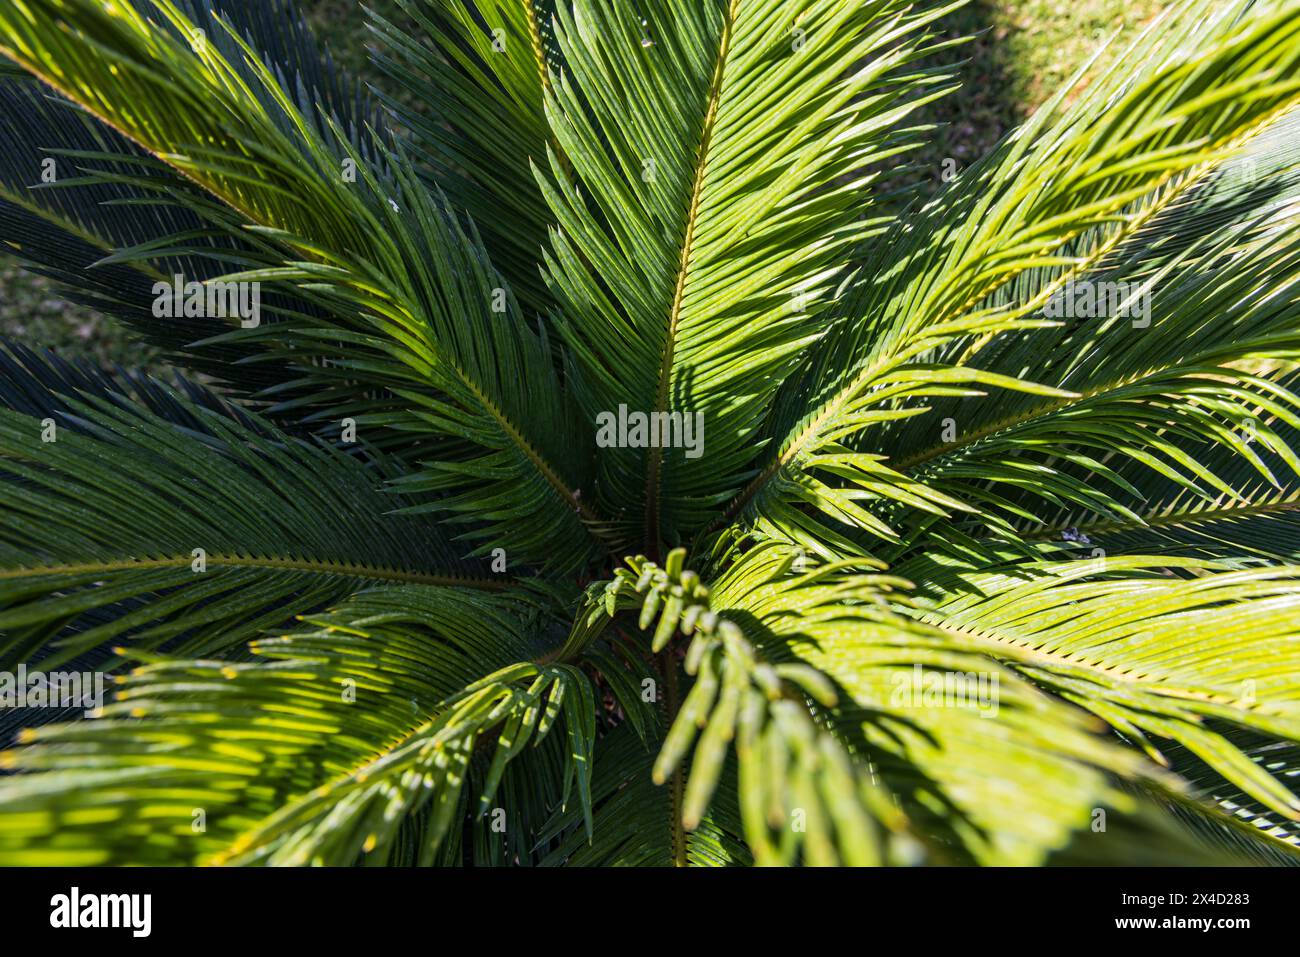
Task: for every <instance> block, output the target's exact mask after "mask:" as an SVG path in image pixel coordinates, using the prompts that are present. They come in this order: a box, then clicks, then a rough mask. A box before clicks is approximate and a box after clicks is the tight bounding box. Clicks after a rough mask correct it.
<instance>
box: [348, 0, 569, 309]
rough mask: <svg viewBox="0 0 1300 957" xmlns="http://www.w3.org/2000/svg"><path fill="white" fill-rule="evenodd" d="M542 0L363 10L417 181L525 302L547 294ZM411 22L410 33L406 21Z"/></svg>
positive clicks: (547, 58) (433, 0) (548, 57)
mask: <svg viewBox="0 0 1300 957" xmlns="http://www.w3.org/2000/svg"><path fill="white" fill-rule="evenodd" d="M553 5H554V4H553V3H544V2H541V0H536V2H535V0H525V2H522V3H520V2H514V0H485V2H481V3H475V4H469V3H466V2H465V0H398V8H399V10H400V12H401V14H402V15H403V16H404V18H405V20H406V21H407V23H393V22H390V21H389V20H387V19H385V18H384V17H382V16H380V15H379V14H377V13H375V12H374V11H370V13H369V16H370V29H371V31H372V32H373V33H374V35H375V36H376V37H377V38H378V39H379V41H380V43H381V46H380V48H379V50H378V51H377V52H376V53H375V55H374V60H375V62H376V64H377V65H378V66H379V67H380V68H381V69H382V70H383V71H384V73H385V74H386V75H387V76H388V78H389V80H390V81H391V83H392V85H394V86H395V87H397V88H399V89H400V90H401V91H403V92H404V93H405V94H406V95H405V96H393V95H389V94H385V93H383V92H381V93H380V94H379V96H380V98H381V99H382V100H383V102H384V103H385V105H387V106H388V108H389V109H391V110H392V111H393V112H394V113H395V114H396V116H397V117H398V118H399V120H400V121H401V123H402V125H403V126H404V127H405V128H407V129H409V130H410V132H411V136H410V143H411V151H412V155H413V156H415V157H416V158H418V159H420V160H421V161H423V163H425V164H426V165H427V167H428V170H427V174H426V179H428V181H429V182H430V183H431V184H435V185H436V186H437V187H439V188H440V189H442V190H444V191H445V192H446V193H447V194H448V195H449V196H451V198H452V201H453V202H454V203H455V205H456V206H457V207H459V208H462V209H465V210H466V211H467V212H468V213H469V214H470V216H472V217H473V218H474V221H475V222H476V223H478V224H479V228H480V229H481V230H482V231H483V241H484V244H485V245H486V246H487V249H488V253H489V254H490V255H491V257H492V261H493V263H495V264H496V266H497V268H498V269H500V270H501V273H502V275H503V276H504V277H505V278H506V280H507V282H508V283H509V285H510V288H511V289H512V290H514V293H515V295H516V296H517V297H518V298H519V301H520V303H522V304H523V305H524V307H525V308H527V309H530V310H537V311H540V312H544V313H549V312H550V311H551V310H552V309H553V308H554V301H553V300H552V298H551V296H550V293H549V292H548V290H547V288H546V285H545V283H544V282H543V281H542V278H541V272H540V269H539V268H538V267H539V265H540V263H541V250H542V246H543V245H544V244H545V242H546V235H547V228H548V227H549V226H550V225H551V215H550V212H549V210H548V209H547V206H546V203H545V201H544V200H543V198H542V193H541V190H540V189H539V188H538V186H537V181H536V179H535V178H534V177H533V172H532V164H534V163H538V164H541V163H544V162H545V161H546V147H547V143H548V141H549V140H550V131H549V128H548V126H547V123H546V115H545V112H544V111H543V108H542V100H543V96H544V93H545V90H546V89H547V87H548V85H549V83H550V70H551V69H553V68H554V67H555V65H556V64H555V62H554V61H555V59H556V57H557V53H556V49H555V46H554V44H553V43H548V42H547V40H548V39H549V34H550V18H549V16H548V15H547V13H546V9H545V8H546V7H550V6H553ZM411 24H414V25H415V26H416V27H417V30H416V31H415V32H414V33H412V32H411V30H410V29H409V27H410V25H411Z"/></svg>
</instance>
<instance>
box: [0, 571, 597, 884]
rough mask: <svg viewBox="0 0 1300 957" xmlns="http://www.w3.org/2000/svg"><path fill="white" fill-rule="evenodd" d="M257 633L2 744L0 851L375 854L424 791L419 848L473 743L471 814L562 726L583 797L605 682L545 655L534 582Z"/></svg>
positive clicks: (443, 828)
mask: <svg viewBox="0 0 1300 957" xmlns="http://www.w3.org/2000/svg"><path fill="white" fill-rule="evenodd" d="M252 650H253V652H254V653H255V655H256V657H257V658H258V659H259V660H258V661H254V662H249V663H241V664H232V663H223V662H218V661H206V660H178V659H173V658H169V657H153V656H150V657H146V658H145V663H144V664H143V665H141V666H140V667H138V668H137V669H136V670H134V671H133V672H131V673H130V674H129V675H127V676H125V677H123V678H121V679H119V686H118V689H117V693H116V696H115V700H114V701H113V703H111V704H109V705H106V706H105V707H104V708H103V709H102V714H101V715H100V716H99V717H96V718H93V719H91V720H88V721H82V722H77V723H75V724H69V725H54V726H48V727H45V728H41V729H39V730H38V731H33V732H28V733H27V734H26V736H25V738H24V743H26V744H28V745H29V746H27V747H22V748H18V749H15V750H11V751H8V752H5V753H4V761H5V763H6V764H7V765H8V766H9V767H16V768H20V769H23V770H25V771H27V772H29V773H27V774H24V775H20V776H17V777H8V778H6V779H4V780H3V782H0V793H3V799H2V800H0V808H3V810H0V860H3V861H4V862H5V863H6V864H19V863H21V864H36V863H59V864H97V863H117V862H120V861H122V860H124V859H131V860H135V861H147V862H150V863H180V862H186V861H189V862H208V863H243V864H248V863H271V864H291V863H301V864H350V863H354V862H357V861H359V860H362V859H364V858H371V859H375V860H379V861H383V860H384V859H386V858H387V856H388V855H389V853H390V851H391V850H392V848H393V846H394V842H396V841H397V840H398V837H399V829H400V827H401V826H402V824H403V823H404V822H406V821H408V820H410V819H411V818H412V816H414V815H418V814H419V813H420V812H421V811H422V810H427V812H428V816H427V819H423V820H420V821H419V822H418V829H419V831H420V834H421V837H422V840H423V846H422V847H421V848H420V849H419V860H420V861H421V862H422V863H428V862H430V861H431V860H433V859H434V855H435V854H436V853H437V851H438V847H439V844H440V842H441V841H442V839H443V837H444V836H445V835H446V834H447V831H448V828H449V827H450V825H451V823H452V821H453V819H454V815H455V814H456V813H457V812H458V810H460V809H461V804H462V800H461V795H462V788H463V785H464V782H465V779H466V777H467V775H468V773H469V766H470V762H471V760H472V759H473V756H474V752H475V748H476V747H477V746H478V745H479V744H480V743H482V744H483V745H484V746H485V747H487V748H488V749H489V750H488V754H490V755H493V756H492V757H491V760H490V763H489V765H488V771H487V773H486V775H483V776H481V777H480V778H479V782H478V786H477V789H476V792H475V793H472V794H469V795H468V797H469V798H470V806H469V811H470V813H471V814H473V815H474V816H478V815H481V814H483V813H484V812H485V811H487V810H490V809H492V808H493V807H494V804H495V802H496V800H497V787H498V784H499V782H500V781H501V778H502V772H503V770H504V768H505V767H506V766H507V763H508V762H510V761H511V760H512V759H514V758H515V757H516V756H517V755H518V754H519V752H520V751H521V750H522V749H523V748H524V747H526V746H533V747H535V746H536V743H537V742H538V741H539V740H541V739H542V738H543V737H544V736H545V735H547V734H549V733H550V732H551V731H553V730H555V729H556V728H560V727H562V728H563V731H562V732H557V733H562V734H565V735H567V736H568V742H569V744H568V748H567V749H566V751H567V754H568V758H567V761H566V764H567V777H568V779H569V781H570V783H572V782H574V781H576V783H577V788H576V798H575V806H580V807H582V808H586V809H588V813H589V808H590V791H589V783H588V782H589V775H590V771H591V747H592V743H593V734H594V730H595V726H594V722H595V700H594V698H593V696H592V691H591V688H590V686H589V683H588V681H587V679H586V678H585V676H583V674H582V673H581V672H579V671H578V670H577V669H575V668H573V667H571V666H569V665H564V664H550V663H547V662H548V661H550V660H551V658H552V656H553V654H554V651H555V646H554V644H552V643H550V642H549V640H548V638H547V628H546V618H545V616H544V614H542V612H541V610H540V609H539V608H538V607H537V605H536V603H535V602H534V601H532V600H531V599H529V598H528V596H527V595H525V594H523V593H509V594H485V593H478V592H474V591H470V590H465V589H456V588H442V587H419V586H402V587H391V588H385V589H377V590H375V591H372V592H370V593H367V594H365V595H362V596H359V597H357V598H355V599H352V600H351V601H349V602H347V603H346V604H345V605H343V606H342V607H340V608H338V609H336V610H334V611H331V612H330V613H328V614H325V615H322V616H320V617H319V618H313V619H312V620H311V621H310V623H309V624H308V625H306V626H304V627H303V628H302V629H300V630H298V631H296V632H294V633H292V634H290V635H286V636H284V637H280V638H272V639H266V640H263V641H259V642H255V643H254V644H253V646H252ZM494 741H495V744H494V745H493V742H494ZM567 787H568V786H567V785H566V789H567ZM552 800H553V801H554V802H555V804H554V805H553V806H559V805H560V804H563V803H564V802H565V801H567V800H568V798H567V797H566V795H565V794H563V793H562V794H555V795H552ZM505 812H506V817H507V821H508V820H509V814H510V809H509V808H506V809H505ZM588 822H590V818H589V817H588ZM52 833H53V834H57V837H55V838H53V839H52V840H51V839H48V835H50V834H52Z"/></svg>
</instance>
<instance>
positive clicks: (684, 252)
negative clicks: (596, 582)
mask: <svg viewBox="0 0 1300 957" xmlns="http://www.w3.org/2000/svg"><path fill="white" fill-rule="evenodd" d="M739 5H740V0H731V2H730V3H729V4H728V6H727V12H726V14H725V16H724V19H723V22H722V35H721V36H720V37H719V38H718V58H717V60H716V61H715V62H714V65H713V77H712V79H711V80H710V83H709V95H708V100H707V106H706V108H705V113H704V123H703V125H702V127H701V131H700V144H699V148H698V151H697V152H696V158H695V177H694V180H693V182H692V183H691V201H690V204H689V206H688V207H687V210H686V222H685V226H684V229H683V231H682V249H681V257H680V259H679V260H678V264H677V282H676V286H675V287H674V289H673V302H672V306H671V308H670V309H669V313H668V328H667V331H666V332H665V333H664V347H663V355H662V357H661V359H660V363H659V382H658V385H657V387H656V391H655V404H654V409H653V410H652V411H653V412H666V411H667V410H668V409H667V407H668V383H669V380H670V379H671V378H672V372H673V359H674V354H675V352H676V345H677V325H678V323H679V321H680V320H681V313H682V303H683V301H684V299H685V295H686V282H687V277H688V275H689V271H690V265H691V255H692V253H693V251H694V247H695V228H696V226H697V225H698V223H699V212H700V198H701V195H702V193H703V190H704V176H705V171H706V169H707V167H708V162H709V148H710V146H711V144H712V141H713V129H714V124H715V123H716V121H717V115H718V102H719V100H720V99H721V97H722V79H723V74H724V72H725V67H726V63H727V54H728V52H729V50H730V48H731V31H732V27H733V25H734V23H735V19H736V12H737V8H738V7H739ZM662 468H663V449H662V448H661V447H660V446H659V445H658V444H657V443H655V444H653V445H652V447H651V448H650V449H649V455H648V456H647V467H646V517H645V524H646V547H647V548H648V549H650V553H651V554H652V555H654V554H658V551H659V520H660V514H659V504H660V503H659V497H660V484H661V471H662Z"/></svg>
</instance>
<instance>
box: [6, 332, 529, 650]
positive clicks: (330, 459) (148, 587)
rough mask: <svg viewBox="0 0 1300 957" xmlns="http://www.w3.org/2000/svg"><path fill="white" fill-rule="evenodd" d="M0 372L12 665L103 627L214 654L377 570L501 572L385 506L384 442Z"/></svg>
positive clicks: (140, 642) (484, 578) (210, 404)
mask: <svg viewBox="0 0 1300 957" xmlns="http://www.w3.org/2000/svg"><path fill="white" fill-rule="evenodd" d="M60 373H62V375H63V376H65V378H62V379H61V378H60ZM0 375H2V376H4V379H3V384H0V398H3V400H4V404H5V405H9V406H11V408H0V483H2V484H3V488H4V499H5V503H6V505H5V508H4V509H3V513H2V514H0V634H2V635H3V636H4V637H3V641H0V660H3V661H4V662H6V663H7V666H8V665H9V664H12V663H15V662H21V661H28V662H29V663H31V664H33V665H34V664H36V663H37V661H38V660H39V662H40V663H41V664H42V665H43V666H45V667H52V666H54V665H55V664H57V663H59V662H61V661H67V660H70V659H71V658H74V657H76V656H77V655H79V654H81V653H83V652H87V651H91V650H93V649H96V648H102V647H104V646H106V645H107V644H108V643H110V642H111V643H127V644H130V645H132V646H133V647H136V648H138V649H153V648H160V647H163V646H166V647H168V648H170V649H172V650H173V651H176V652H178V653H183V654H212V653H214V652H217V651H222V650H225V649H229V648H232V647H236V646H238V645H240V644H242V643H243V642H244V641H246V640H247V639H249V638H251V637H255V636H257V635H259V634H260V633H261V632H262V631H263V630H264V629H268V628H274V627H277V626H280V625H282V624H283V623H284V622H286V621H289V620H291V619H292V617H293V616H294V615H295V614H300V613H304V612H308V611H315V610H319V609H321V608H323V607H325V606H327V605H329V604H331V603H334V602H338V601H340V600H342V599H343V598H345V597H347V596H348V595H350V594H352V593H353V592H355V591H356V590H357V589H359V588H363V587H367V586H370V585H376V584H382V583H386V582H413V583H415V582H424V583H439V582H441V583H448V584H452V583H464V584H465V585H467V586H470V585H475V586H476V587H482V588H488V589H499V588H502V587H504V585H505V582H504V580H503V579H502V577H500V576H498V577H493V576H491V575H490V574H489V573H487V572H486V571H484V570H482V569H480V568H479V567H478V566H477V565H476V564H475V563H473V562H468V561H466V560H464V559H462V558H460V557H459V555H458V552H460V550H458V549H456V548H454V547H453V546H452V545H451V544H450V542H448V540H447V537H446V535H445V534H444V533H442V532H440V531H439V530H438V528H437V527H435V526H434V525H433V523H431V522H429V521H428V520H425V519H421V518H416V517H412V516H401V515H393V514H391V513H392V512H393V510H394V509H397V508H400V507H401V506H402V505H403V504H404V502H403V500H402V499H401V498H400V497H396V496H394V495H393V494H392V493H390V492H385V491H384V490H382V488H381V486H382V484H383V483H384V481H385V479H386V478H389V477H391V476H392V474H393V471H392V466H391V465H390V464H389V463H386V462H385V461H384V460H383V459H382V458H372V459H369V460H367V459H366V458H363V457H361V456H358V455H353V454H349V453H348V452H347V451H344V449H345V448H346V447H338V448H335V447H327V446H323V445H320V444H318V443H315V442H307V441H305V440H302V439H296V438H292V437H290V436H287V435H285V434H284V433H282V432H279V431H278V430H276V429H274V428H273V427H272V426H270V425H269V424H267V423H265V422H264V421H262V420H259V419H257V418H255V417H253V416H251V415H249V414H248V413H243V412H235V411H234V410H232V409H231V408H229V407H228V406H226V405H225V404H223V403H222V402H220V400H218V399H216V398H215V397H214V396H212V395H211V394H210V393H205V392H204V391H203V390H201V389H199V388H198V387H195V386H189V387H188V390H189V391H190V393H191V395H192V396H193V397H194V398H193V399H191V398H186V397H185V396H184V395H182V394H178V393H176V392H173V391H171V390H168V389H167V388H166V387H165V386H163V385H162V384H161V383H159V382H156V381H152V380H145V379H136V380H135V385H134V388H131V387H128V386H126V385H123V384H122V383H120V382H115V381H113V380H111V379H108V380H105V379H102V378H101V379H99V380H98V381H97V380H96V379H95V378H94V377H85V378H82V379H80V380H79V379H78V377H76V376H75V375H72V374H71V373H70V370H69V369H68V368H67V367H62V368H61V367H60V366H58V365H57V364H56V365H45V364H43V363H42V362H41V361H40V360H39V359H38V358H37V357H35V356H33V355H30V354H28V355H26V356H24V355H23V354H21V353H20V354H17V355H15V356H13V357H9V356H6V357H5V359H4V361H3V362H0ZM13 407H16V408H17V411H15V410H14V408H13ZM103 611H108V612H110V613H111V614H110V615H109V616H108V618H107V619H106V620H103V619H101V616H100V613H101V612H103ZM33 656H36V657H33Z"/></svg>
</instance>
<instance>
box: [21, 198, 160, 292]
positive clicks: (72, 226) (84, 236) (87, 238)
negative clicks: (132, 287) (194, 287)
mask: <svg viewBox="0 0 1300 957" xmlns="http://www.w3.org/2000/svg"><path fill="white" fill-rule="evenodd" d="M0 200H4V201H5V202H7V203H12V204H13V205H14V206H17V207H19V208H20V209H24V210H26V211H27V212H29V213H31V214H32V215H33V216H37V217H40V218H41V219H43V220H45V222H47V223H50V224H51V225H53V226H56V227H58V228H59V229H62V230H63V231H64V232H67V233H70V234H72V235H73V236H75V237H77V238H78V239H80V240H81V241H82V242H83V243H85V244H86V245H87V246H93V247H94V248H95V249H98V250H100V251H101V252H105V253H112V252H115V251H116V250H115V248H114V247H113V245H112V244H111V243H109V242H107V241H105V239H104V238H103V237H102V236H99V235H97V234H95V233H93V232H91V231H90V230H88V229H86V228H84V227H83V226H81V224H80V223H77V222H74V221H73V220H71V219H64V218H62V217H60V216H57V215H55V213H53V212H52V211H51V210H48V209H46V208H45V207H43V206H38V205H37V204H35V203H33V202H31V201H30V200H28V199H25V198H23V197H22V196H20V195H19V194H17V193H15V192H13V191H11V190H8V189H6V188H5V187H4V185H3V184H0ZM5 243H6V245H8V246H11V247H13V248H15V249H19V250H21V248H22V247H21V246H19V245H18V244H17V243H14V242H13V241H11V240H6V241H5ZM129 265H130V267H131V268H133V269H135V270H136V271H137V272H140V273H143V274H144V275H146V276H148V277H149V278H151V279H155V280H159V281H166V280H168V278H169V277H167V276H166V275H164V274H163V273H162V271H161V270H158V269H155V268H154V267H153V266H151V265H150V264H149V263H146V262H140V261H138V260H137V261H135V262H132V263H130V264H129Z"/></svg>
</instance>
